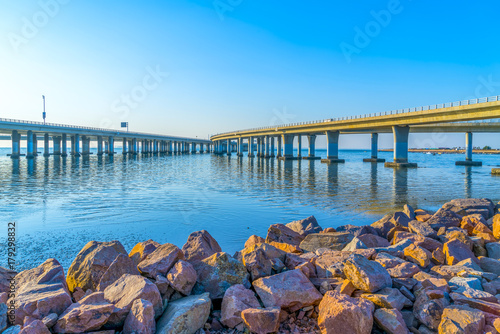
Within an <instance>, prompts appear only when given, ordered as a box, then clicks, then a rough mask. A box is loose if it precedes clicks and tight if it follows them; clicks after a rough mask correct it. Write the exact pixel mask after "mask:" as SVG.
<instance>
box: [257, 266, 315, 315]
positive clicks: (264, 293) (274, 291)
mask: <svg viewBox="0 0 500 334" xmlns="http://www.w3.org/2000/svg"><path fill="white" fill-rule="evenodd" d="M253 287H254V289H255V292H257V294H258V295H259V297H260V299H261V300H262V302H263V303H264V305H265V306H266V307H281V308H283V309H289V310H291V311H292V312H293V311H296V310H298V309H300V308H302V307H305V306H309V305H314V304H317V303H318V302H319V301H320V300H321V298H322V295H321V294H320V293H319V291H318V290H316V288H315V287H314V285H313V284H312V283H311V281H310V280H309V279H308V278H307V276H305V275H304V273H303V272H302V271H301V270H300V269H295V270H290V271H285V272H283V273H280V274H277V275H273V276H269V277H264V278H259V279H258V280H256V281H254V282H253Z"/></svg>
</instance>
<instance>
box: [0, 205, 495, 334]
mask: <svg viewBox="0 0 500 334" xmlns="http://www.w3.org/2000/svg"><path fill="white" fill-rule="evenodd" d="M499 208H500V204H496V205H495V204H494V203H493V202H492V201H491V200H488V199H456V200H453V201H451V202H449V203H446V204H444V205H443V207H442V208H440V209H439V210H438V211H437V212H436V213H430V212H426V211H424V210H421V209H419V210H414V209H413V208H411V207H410V206H408V205H406V206H405V207H404V209H403V210H402V211H399V212H395V213H394V214H390V215H386V216H385V217H383V218H382V219H380V220H379V221H377V222H375V223H373V224H372V225H370V226H353V225H345V226H339V227H336V228H332V227H329V228H326V229H324V230H323V229H322V228H321V227H320V226H319V224H318V223H317V221H316V219H315V218H314V217H309V218H306V219H304V220H301V221H296V222H292V223H289V224H287V225H282V224H274V225H271V226H270V227H269V230H268V233H267V235H266V237H265V238H263V237H259V236H251V237H250V238H249V239H248V240H247V242H246V243H245V245H244V249H242V250H241V251H239V252H237V253H236V254H234V255H233V256H231V255H229V254H227V253H224V252H223V251H222V249H221V248H220V246H219V244H218V243H217V241H216V240H215V239H214V238H212V236H211V235H210V234H209V233H208V232H207V231H198V232H194V233H192V234H191V235H190V236H189V238H188V241H187V243H186V244H185V245H184V246H183V247H182V249H180V248H178V247H177V246H175V245H172V244H168V243H167V244H163V245H160V244H158V243H157V242H154V241H152V240H148V241H145V242H141V243H139V244H137V245H136V246H135V247H134V248H133V249H132V251H131V252H130V253H129V254H127V253H126V251H125V249H124V248H123V246H122V245H121V244H120V242H118V241H111V242H97V241H91V242H89V243H88V244H87V245H86V246H85V247H84V248H83V249H82V250H81V251H80V253H79V254H78V255H77V256H76V258H75V260H74V261H73V263H72V264H71V266H70V268H69V270H68V273H67V275H65V274H64V271H63V268H62V267H61V265H60V264H59V263H58V262H57V260H55V259H49V260H47V261H45V262H44V263H42V264H41V265H40V266H38V267H36V268H33V269H30V270H26V271H23V272H20V273H18V274H17V275H16V276H15V281H16V290H17V291H16V295H15V297H14V298H11V299H8V298H7V297H8V295H7V293H8V289H9V284H8V279H9V278H10V277H12V276H13V275H15V273H12V272H9V271H8V270H5V269H3V268H0V282H3V283H5V284H1V285H0V333H5V334H15V333H23V334H24V333H26V334H28V333H30V334H31V333H35V334H37V333H95V334H97V333H101V334H114V333H123V334H132V333H136V334H139V333H144V334H153V333H159V334H166V333H169V334H171V333H172V334H173V333H176V334H179V333H187V334H195V333H196V334H206V333H221V334H222V333H233V334H236V333H250V332H251V333H258V334H266V333H288V334H295V333H327V334H329V333H332V334H333V333H341V334H350V333H353V334H365V333H366V334H369V333H384V332H385V333H388V334H405V333H410V332H411V333H421V334H430V333H471V334H472V333H488V334H495V333H497V334H498V333H500V277H499V275H500V242H499V239H500V213H499ZM7 305H15V319H13V320H14V322H13V323H9V322H8V317H7V315H8V307H7Z"/></svg>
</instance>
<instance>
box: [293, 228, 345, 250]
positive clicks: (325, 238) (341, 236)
mask: <svg viewBox="0 0 500 334" xmlns="http://www.w3.org/2000/svg"><path fill="white" fill-rule="evenodd" d="M353 238H354V236H353V235H352V234H351V233H345V232H331V233H313V234H308V235H307V236H306V237H305V238H304V240H303V241H302V242H301V243H300V246H299V247H300V248H301V249H302V250H304V251H307V252H315V251H317V250H318V249H320V248H328V249H331V250H337V251H340V250H342V249H343V248H344V247H345V246H346V245H347V244H348V243H349V242H351V240H352V239H353Z"/></svg>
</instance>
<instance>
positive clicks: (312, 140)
mask: <svg viewBox="0 0 500 334" xmlns="http://www.w3.org/2000/svg"><path fill="white" fill-rule="evenodd" d="M307 141H308V142H309V152H308V155H307V157H302V159H305V160H319V159H321V157H317V156H316V135H308V136H307ZM337 141H338V138H337ZM297 154H298V153H297ZM337 156H338V153H337ZM299 159H300V158H299Z"/></svg>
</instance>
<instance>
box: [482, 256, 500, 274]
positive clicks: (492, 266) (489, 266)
mask: <svg viewBox="0 0 500 334" xmlns="http://www.w3.org/2000/svg"><path fill="white" fill-rule="evenodd" d="M479 266H480V267H481V269H482V270H483V271H486V272H488V273H493V274H495V275H498V276H500V261H499V260H495V259H490V258H489V257H484V256H480V257H479Z"/></svg>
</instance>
